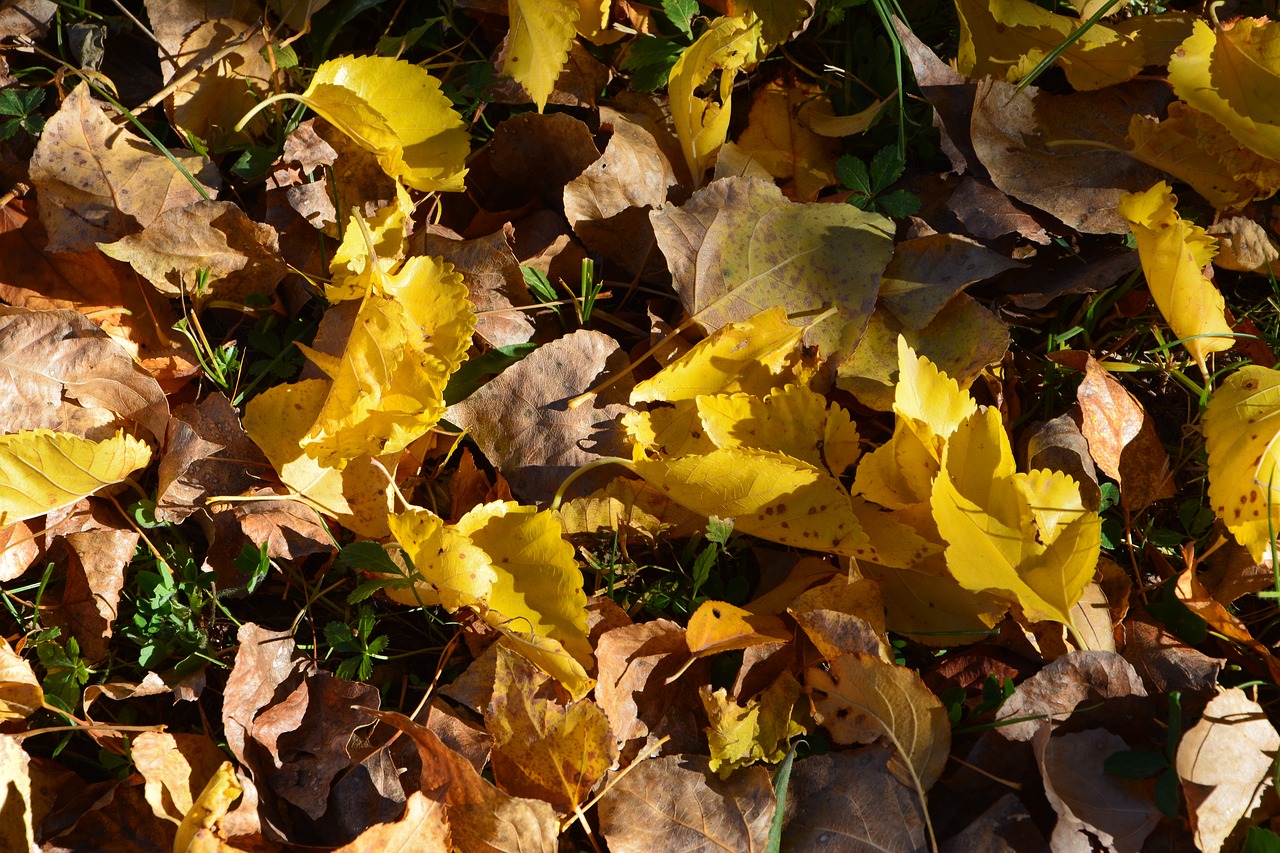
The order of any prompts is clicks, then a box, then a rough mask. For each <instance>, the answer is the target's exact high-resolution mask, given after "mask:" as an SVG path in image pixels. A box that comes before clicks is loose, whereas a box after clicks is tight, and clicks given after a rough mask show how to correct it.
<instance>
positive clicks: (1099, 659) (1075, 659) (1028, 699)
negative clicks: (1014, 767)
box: [996, 651, 1147, 741]
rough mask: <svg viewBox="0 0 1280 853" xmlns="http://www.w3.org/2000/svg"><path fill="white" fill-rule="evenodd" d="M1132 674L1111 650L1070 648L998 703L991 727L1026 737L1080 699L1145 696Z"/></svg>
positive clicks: (1014, 736) (1006, 734) (1013, 737)
mask: <svg viewBox="0 0 1280 853" xmlns="http://www.w3.org/2000/svg"><path fill="white" fill-rule="evenodd" d="M1146 695H1147V689H1146V687H1144V686H1143V684H1142V679H1141V678H1139V677H1138V673H1137V672H1135V671H1134V669H1133V667H1132V666H1130V665H1129V662H1128V661H1126V660H1125V659H1124V658H1122V657H1120V656H1119V655H1117V654H1115V653H1113V652H1094V651H1089V652H1071V653H1070V654H1067V655H1064V656H1062V657H1060V658H1058V659H1057V660H1055V661H1053V662H1052V663H1050V664H1049V665H1048V666H1046V667H1045V668H1044V669H1042V670H1040V671H1039V672H1038V673H1036V674H1035V675H1033V676H1032V677H1031V678H1028V679H1027V680H1026V681H1024V682H1022V683H1021V684H1019V685H1018V687H1017V689H1016V690H1015V691H1014V693H1013V695H1012V696H1010V697H1009V698H1008V700H1006V701H1005V703H1004V704H1003V705H1001V706H1000V710H999V711H997V712H996V719H997V720H998V721H1001V722H1002V725H1000V726H999V727H998V728H997V731H998V732H999V733H1000V735H1001V736H1003V737H1004V738H1006V739H1008V740H1017V741H1029V740H1031V739H1032V738H1033V737H1034V736H1035V734H1036V732H1037V731H1039V730H1040V728H1041V727H1043V726H1052V725H1053V721H1054V719H1055V718H1062V717H1066V716H1067V715H1069V714H1070V713H1071V712H1072V711H1074V710H1075V708H1076V706H1077V705H1080V704H1082V703H1084V702H1086V701H1089V702H1096V701H1098V700H1100V699H1103V700H1105V699H1116V698H1123V697H1126V696H1139V697H1141V696H1146Z"/></svg>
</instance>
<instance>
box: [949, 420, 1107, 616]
mask: <svg viewBox="0 0 1280 853" xmlns="http://www.w3.org/2000/svg"><path fill="white" fill-rule="evenodd" d="M1013 465H1014V463H1013V452H1012V450H1011V448H1010V447H1009V438H1008V436H1007V435H1006V434H1005V431H1004V427H1003V426H1002V425H1001V423H1000V414H999V412H997V411H996V410H995V409H986V410H984V411H981V412H977V413H975V414H974V415H972V416H970V417H969V418H968V419H967V420H966V421H965V422H964V423H963V424H961V425H960V428H959V429H957V430H956V433H955V434H954V435H953V436H952V438H951V441H950V442H948V445H947V448H946V451H945V453H944V459H943V467H942V471H941V472H940V473H939V475H938V476H937V478H935V479H934V482H933V494H932V498H931V505H932V508H933V516H934V520H935V521H936V522H937V524H938V532H939V533H940V534H941V535H942V538H943V539H944V540H946V542H947V543H948V546H947V550H946V560H947V569H948V570H949V571H950V572H951V574H952V576H953V577H955V579H956V580H957V581H959V582H960V585H961V586H963V587H964V588H966V589H970V590H975V591H987V592H990V593H992V594H994V595H998V596H1001V597H1004V598H1005V599H1006V600H1008V601H1010V602H1011V603H1015V604H1017V605H1018V606H1019V607H1020V608H1021V610H1022V615H1023V617H1024V618H1025V619H1026V620H1027V621H1029V622H1040V621H1045V620H1052V621H1055V622H1060V623H1062V624H1064V625H1067V626H1068V627H1069V628H1071V629H1072V630H1074V626H1073V625H1072V622H1071V609H1072V608H1073V607H1074V606H1075V604H1076V602H1077V601H1079V599H1080V596H1081V594H1082V593H1083V592H1084V588H1085V586H1086V585H1087V584H1088V583H1089V582H1090V581H1091V580H1092V579H1093V573H1094V568H1095V566H1096V565H1097V562H1098V553H1099V548H1100V547H1101V522H1100V520H1099V518H1098V514H1097V513H1096V512H1092V511H1089V510H1086V509H1085V508H1084V505H1083V503H1082V501H1081V498H1080V488H1079V486H1078V485H1077V484H1076V482H1075V481H1074V480H1072V479H1071V478H1070V477H1069V476H1067V475H1066V474H1062V473H1060V472H1057V471H1033V472H1031V473H1030V474H1019V473H1015V472H1014V470H1013Z"/></svg>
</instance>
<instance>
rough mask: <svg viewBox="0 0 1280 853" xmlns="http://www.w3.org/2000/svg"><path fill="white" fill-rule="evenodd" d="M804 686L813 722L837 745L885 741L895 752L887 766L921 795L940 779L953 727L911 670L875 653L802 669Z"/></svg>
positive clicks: (844, 657) (857, 655)
mask: <svg viewBox="0 0 1280 853" xmlns="http://www.w3.org/2000/svg"><path fill="white" fill-rule="evenodd" d="M805 686H806V688H807V690H808V692H809V694H810V696H811V697H812V701H813V708H814V717H815V719H816V720H817V721H818V723H819V724H820V725H821V726H822V727H823V728H825V729H826V730H827V731H829V732H831V737H832V739H834V740H835V741H836V743H841V744H851V743H871V742H872V741H875V740H877V739H879V738H882V737H887V738H888V740H889V742H890V743H891V744H893V746H894V750H895V755H894V760H893V761H892V762H891V763H890V768H891V769H892V770H893V771H894V774H895V775H896V776H897V777H898V778H899V779H901V780H902V781H903V782H904V783H907V784H914V783H916V782H918V784H919V786H920V787H921V789H922V790H925V791H927V790H929V788H931V787H932V786H933V783H934V782H936V781H938V777H939V776H940V775H942V768H943V766H945V765H946V763H947V756H948V755H949V754H950V753H951V725H950V723H949V722H948V721H947V712H946V709H945V708H943V707H942V702H940V701H939V700H938V697H937V696H934V695H933V693H931V692H930V691H929V688H927V687H925V686H924V682H923V681H921V680H920V676H919V674H918V673H917V672H916V671H915V670H912V669H908V668H906V667H903V666H894V665H893V664H889V663H885V662H884V661H882V660H880V658H879V657H877V656H874V655H867V654H851V655H842V656H841V657H838V658H836V659H835V660H833V661H831V663H830V670H824V669H820V668H818V667H811V668H809V669H808V670H806V671H805ZM899 751H900V752H899ZM903 765H905V767H904V766H903Z"/></svg>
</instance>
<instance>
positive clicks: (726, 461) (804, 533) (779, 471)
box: [632, 447, 869, 556]
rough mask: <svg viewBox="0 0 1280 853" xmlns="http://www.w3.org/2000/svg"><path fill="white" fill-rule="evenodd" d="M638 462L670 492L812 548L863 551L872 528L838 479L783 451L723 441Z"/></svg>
mask: <svg viewBox="0 0 1280 853" xmlns="http://www.w3.org/2000/svg"><path fill="white" fill-rule="evenodd" d="M632 467H633V468H634V470H635V471H636V473H637V474H639V475H640V476H641V477H644V478H645V479H646V480H648V481H649V482H650V483H652V484H653V485H654V486H656V487H657V488H659V489H661V490H662V491H663V493H664V494H666V495H667V496H668V497H670V498H671V499H672V500H674V501H675V502H676V503H679V504H681V505H682V506H685V507H688V508H689V509H691V510H693V511H694V512H698V513H701V514H703V515H708V516H710V515H716V516H720V517H722V518H729V519H733V523H734V528H735V529H736V530H739V531H741V532H743V533H749V534H751V535H752V536H759V537H760V538H761V539H768V540H770V541H771V542H780V543H782V544H783V545H791V546H793V547H796V548H806V549H808V550H811V551H827V552H831V553H834V554H846V555H849V556H865V555H867V554H868V553H869V551H868V544H869V543H868V539H867V534H866V533H865V532H863V530H862V527H861V525H859V524H858V520H857V518H856V517H855V516H854V514H853V510H852V508H851V507H850V504H849V493H848V492H846V491H845V489H844V486H842V485H840V481H839V480H837V479H836V478H835V477H832V476H831V475H829V474H824V473H823V472H822V471H819V470H818V469H817V468H814V467H813V466H812V465H807V464H805V463H804V462H801V461H800V460H798V459H793V458H791V457H788V456H785V455H783V454H781V453H771V452H768V451H763V450H751V449H747V448H734V447H730V448H722V449H719V450H715V451H713V452H711V453H708V454H705V455H698V456H681V457H677V458H674V459H656V460H649V459H645V460H636V461H634V462H633V463H632Z"/></svg>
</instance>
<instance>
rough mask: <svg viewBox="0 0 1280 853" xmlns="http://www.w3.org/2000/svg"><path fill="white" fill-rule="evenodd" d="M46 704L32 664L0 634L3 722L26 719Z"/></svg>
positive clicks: (0, 707) (0, 717) (0, 706)
mask: <svg viewBox="0 0 1280 853" xmlns="http://www.w3.org/2000/svg"><path fill="white" fill-rule="evenodd" d="M43 705H44V691H43V690H42V689H40V679H38V678H36V674H35V672H33V671H32V669H31V664H29V663H27V661H26V659H24V658H23V657H22V656H21V655H20V654H18V653H17V652H15V651H14V650H13V647H12V646H10V645H9V641H8V640H5V639H4V638H3V637H0V722H6V723H7V722H10V721H11V720H25V719H26V718H27V717H30V716H31V715H32V714H34V713H35V712H36V711H38V710H40V708H41V706H43Z"/></svg>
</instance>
